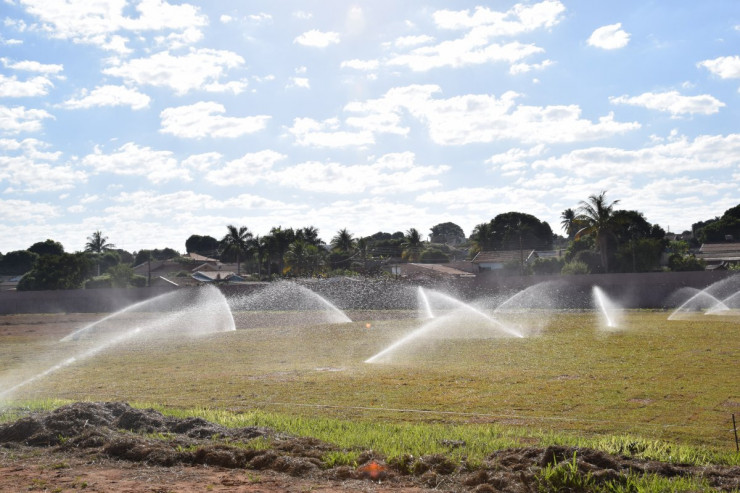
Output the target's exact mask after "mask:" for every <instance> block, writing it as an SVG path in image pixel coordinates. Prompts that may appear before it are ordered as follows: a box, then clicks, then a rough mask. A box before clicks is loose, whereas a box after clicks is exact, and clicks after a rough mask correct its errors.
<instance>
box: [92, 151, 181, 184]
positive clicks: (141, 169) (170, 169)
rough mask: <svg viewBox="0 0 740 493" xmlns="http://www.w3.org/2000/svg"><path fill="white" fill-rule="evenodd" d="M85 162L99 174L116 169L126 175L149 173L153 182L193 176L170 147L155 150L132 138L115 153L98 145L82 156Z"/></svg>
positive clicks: (114, 172) (115, 172) (117, 173)
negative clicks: (182, 167)
mask: <svg viewBox="0 0 740 493" xmlns="http://www.w3.org/2000/svg"><path fill="white" fill-rule="evenodd" d="M82 164H83V165H85V166H88V167H90V168H92V169H93V171H94V172H95V173H96V174H99V173H113V174H116V175H123V176H145V177H146V178H147V179H149V181H151V182H152V183H163V182H167V181H170V180H175V179H183V180H190V179H191V177H190V174H189V172H188V171H187V170H183V169H180V168H179V166H178V163H177V160H176V159H175V158H174V157H173V156H172V152H170V151H155V150H153V149H152V148H150V147H140V146H138V145H136V144H134V143H133V142H128V143H126V144H124V145H122V146H121V147H119V148H118V149H116V151H115V152H113V153H112V154H104V153H103V151H102V150H101V149H100V148H99V147H96V148H95V151H94V152H93V153H92V154H88V155H87V156H85V157H84V158H83V159H82Z"/></svg>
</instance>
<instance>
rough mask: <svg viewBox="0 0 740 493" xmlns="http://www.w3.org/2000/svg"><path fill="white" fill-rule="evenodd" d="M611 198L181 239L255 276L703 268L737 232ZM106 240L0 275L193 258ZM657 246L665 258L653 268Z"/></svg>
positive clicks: (116, 276)
mask: <svg viewBox="0 0 740 493" xmlns="http://www.w3.org/2000/svg"><path fill="white" fill-rule="evenodd" d="M618 204H619V201H618V200H614V201H609V200H608V199H607V197H606V192H601V193H599V194H596V195H592V196H590V197H589V198H588V199H587V200H585V201H581V202H580V203H579V204H578V206H577V207H575V208H569V209H566V210H565V211H563V212H562V214H561V223H560V228H561V231H562V232H564V233H565V235H564V236H561V235H559V234H557V233H554V232H553V230H552V227H551V226H550V225H549V224H548V223H547V222H546V221H540V220H539V219H538V218H536V217H535V216H533V215H531V214H527V213H524V212H516V211H511V212H505V213H502V214H499V215H497V216H495V217H494V218H492V219H491V220H489V221H487V222H483V223H480V224H478V225H477V226H475V227H474V228H473V231H472V232H471V233H470V236H467V237H466V236H465V233H464V231H463V230H462V228H461V227H460V226H458V225H457V224H455V223H452V222H445V223H440V224H437V225H435V226H433V227H432V228H431V230H430V232H429V234H424V233H422V232H421V231H419V230H417V229H416V228H410V229H408V230H407V231H405V232H404V231H396V232H394V233H388V232H382V231H380V232H377V233H375V234H373V235H370V236H366V237H356V236H355V235H354V234H353V233H352V232H351V231H350V230H349V229H348V228H342V229H340V230H339V231H337V232H336V233H335V234H334V236H332V237H331V239H330V241H329V242H328V243H326V242H324V240H322V239H321V238H320V237H319V231H318V229H316V228H315V227H313V226H307V227H303V228H299V229H293V228H283V227H281V226H277V227H273V228H272V229H271V230H270V232H269V233H268V234H266V235H262V236H260V235H255V234H253V233H252V232H251V231H250V230H249V228H248V227H247V226H243V225H242V226H236V225H228V226H227V228H226V232H225V234H224V236H223V237H222V238H221V239H217V238H214V237H212V236H209V235H201V234H191V235H190V236H189V237H188V238H187V240H186V241H185V253H187V254H198V255H202V256H205V257H208V258H213V259H216V260H218V261H220V262H224V263H233V264H236V269H235V270H237V271H238V272H239V273H240V274H241V275H242V276H247V277H249V278H251V279H255V280H258V279H259V280H272V279H275V278H282V277H305V276H309V277H314V276H332V275H368V276H376V275H384V272H383V269H382V267H383V266H384V265H386V264H388V263H389V262H420V263H447V262H454V261H463V260H472V259H473V258H474V257H475V255H476V254H477V253H478V252H480V251H490V250H521V251H531V250H535V251H540V252H542V251H553V250H556V251H557V255H550V256H542V258H538V259H537V260H535V261H533V262H529V263H527V264H526V265H525V266H522V265H521V264H520V263H517V264H516V265H510V266H506V268H505V269H504V270H503V272H504V273H516V274H519V273H522V272H523V273H524V274H561V273H562V274H586V273H605V272H650V271H656V270H661V269H663V270H673V271H685V270H702V269H704V264H703V263H702V262H701V261H700V260H698V259H696V258H695V257H694V256H693V255H692V253H691V250H692V249H694V248H697V247H698V246H699V245H700V244H702V243H713V242H723V241H727V239H728V238H740V204H738V205H737V206H735V207H732V208H731V209H728V210H727V211H725V212H724V214H723V215H722V216H721V217H715V218H714V219H708V220H705V221H699V222H697V223H695V224H694V225H693V226H692V231H684V232H683V233H681V234H679V235H667V234H666V232H665V230H664V229H663V228H661V227H660V226H659V225H657V224H651V223H650V222H649V221H648V220H647V219H646V218H645V217H644V215H643V214H642V213H641V212H639V211H634V210H621V209H617V205H618ZM108 240H109V239H108V237H107V236H105V235H104V234H103V233H102V232H101V231H95V232H93V233H92V234H91V235H90V236H89V237H88V238H87V242H86V244H85V250H84V251H83V252H77V253H67V252H65V251H64V247H63V246H62V245H61V243H59V242H56V241H54V240H51V239H47V240H46V241H43V242H38V243H34V244H33V245H31V246H30V247H29V248H28V249H26V250H17V251H11V252H7V253H6V254H5V255H2V253H0V275H4V276H19V275H23V274H25V276H24V278H23V279H22V281H21V282H20V283H19V285H18V289H19V290H33V289H73V288H80V287H83V286H88V287H110V286H143V285H146V282H147V280H146V278H144V277H142V276H136V275H134V270H133V268H134V267H135V266H137V265H141V264H144V263H146V262H151V261H159V260H169V259H176V260H178V261H179V262H181V263H183V264H184V265H192V264H194V263H195V262H194V261H192V260H189V259H188V258H185V257H182V256H181V253H180V251H178V250H176V249H174V248H170V247H166V248H162V249H153V250H139V251H135V252H127V251H125V250H122V249H119V248H116V246H115V245H114V244H113V243H111V242H109V241H108ZM664 254H665V255H667V257H668V260H667V266H662V267H661V265H660V259H661V256H663V255H664ZM664 263H665V262H664Z"/></svg>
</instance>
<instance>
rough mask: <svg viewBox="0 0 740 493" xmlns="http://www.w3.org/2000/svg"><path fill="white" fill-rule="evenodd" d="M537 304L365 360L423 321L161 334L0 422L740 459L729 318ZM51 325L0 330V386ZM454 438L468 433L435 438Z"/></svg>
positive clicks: (400, 445) (737, 371)
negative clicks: (180, 418)
mask: <svg viewBox="0 0 740 493" xmlns="http://www.w3.org/2000/svg"><path fill="white" fill-rule="evenodd" d="M383 315H384V316H387V313H384V314H383ZM545 315H548V316H549V319H548V320H546V323H543V325H542V327H541V330H539V331H538V332H537V333H536V334H535V335H531V336H530V337H527V338H524V339H519V338H504V337H493V338H484V339H480V338H456V339H450V338H447V339H445V338H444V337H439V336H437V337H432V338H425V339H424V340H422V341H420V342H419V343H418V344H414V345H412V346H411V347H409V348H407V350H406V351H404V352H403V353H399V354H396V355H394V358H393V360H392V361H391V362H389V363H385V364H365V363H363V361H364V360H365V359H367V358H368V357H370V356H372V355H373V354H375V353H376V352H378V351H379V350H381V349H382V348H384V347H386V346H387V345H388V344H390V343H391V342H393V341H394V340H397V339H398V338H399V337H401V336H403V335H405V334H408V333H409V332H411V331H413V330H415V329H416V328H418V327H419V325H420V322H418V321H415V320H408V319H398V320H392V319H390V320H375V319H373V318H368V320H366V321H358V322H356V323H352V324H347V325H336V326H332V325H316V326H310V327H282V326H279V324H278V325H277V326H276V325H273V326H268V324H264V325H260V326H258V327H251V328H243V330H237V331H236V332H230V333H220V334H215V335H212V336H208V337H205V338H201V339H189V338H184V337H178V338H167V337H165V336H164V335H162V336H161V337H158V338H155V339H153V340H149V341H146V342H142V343H138V344H122V345H119V346H116V347H114V348H111V349H109V350H107V351H104V352H101V353H98V354H96V355H94V356H93V357H90V358H88V359H85V360H81V361H77V362H75V363H74V364H72V365H70V366H68V367H66V368H63V369H61V370H59V371H57V372H54V373H52V374H50V375H48V376H46V377H44V378H42V379H39V380H37V381H34V382H33V383H31V384H29V385H28V386H25V387H22V388H21V389H19V391H18V392H17V394H16V395H14V400H13V401H11V402H9V403H8V404H9V405H10V406H11V409H10V410H9V411H7V413H6V415H5V416H3V417H0V419H5V420H7V419H12V416H13V415H18V414H19V413H22V412H24V410H23V409H19V410H17V411H14V410H13V408H18V407H22V406H25V405H27V404H23V403H24V402H31V403H32V404H33V405H34V406H40V407H43V406H48V407H54V406H56V405H58V403H59V402H62V401H64V400H69V401H75V400H123V401H127V402H132V403H135V402H138V403H147V405H151V404H156V406H157V407H158V408H160V409H162V410H164V411H165V412H181V411H180V410H188V411H186V412H187V413H190V414H197V415H202V416H203V417H204V418H206V419H209V420H214V421H217V422H223V423H224V424H230V423H232V424H230V425H232V426H246V425H260V426H271V427H273V428H276V429H280V430H283V431H287V432H290V433H295V434H299V435H305V436H314V437H316V438H320V439H322V440H326V441H328V442H331V443H336V444H337V445H339V446H340V447H341V448H343V449H346V450H348V451H352V450H356V449H358V448H362V449H368V448H369V449H373V450H378V451H381V450H382V452H383V453H384V454H386V455H388V456H391V457H393V456H401V455H403V454H413V455H422V454H427V453H438V452H440V453H446V454H448V455H451V456H453V457H462V456H467V457H469V458H471V460H479V459H480V458H482V457H485V455H486V454H487V453H490V451H491V450H493V449H497V448H503V447H509V446H526V445H547V444H551V443H561V444H567V445H580V446H593V447H596V448H599V449H603V450H606V451H609V452H614V453H633V452H634V453H635V454H636V455H639V456H643V457H650V458H656V459H660V460H670V461H676V462H690V463H696V464H702V463H724V464H735V465H737V464H738V459H737V456H736V455H735V453H734V450H735V449H734V447H735V444H734V437H733V434H732V431H731V427H732V425H731V414H732V413H733V412H735V413H736V414H737V413H740V389H739V388H738V386H737V382H738V381H740V365H739V364H738V362H739V361H740V344H737V341H738V340H740V323H738V319H737V318H733V317H709V316H696V317H695V318H693V319H689V320H683V321H670V322H669V321H667V320H666V318H667V315H668V314H667V313H665V312H653V311H629V312H626V313H625V316H624V319H623V322H622V326H621V327H622V328H623V330H622V331H621V332H615V333H606V332H602V331H600V330H599V329H598V325H599V322H598V319H597V317H596V314H594V313H591V312H571V313H567V312H561V313H554V314H542V313H535V314H534V315H531V316H535V317H540V318H544V317H545ZM78 317H79V316H78ZM0 318H2V317H0ZM377 318H378V319H380V318H384V317H380V316H379V317H377ZM263 319H265V316H264V314H263V315H261V320H263ZM14 323H15V321H14ZM55 323H66V324H67V326H69V329H68V330H67V329H66V327H67V326H65V330H67V332H71V330H72V329H73V325H74V324H72V323H69V322H68V321H67V322H65V321H63V320H62V321H59V322H55V321H54V320H53V319H50V320H49V319H44V320H43V323H41V324H38V325H37V330H36V332H34V333H29V334H27V335H15V336H13V337H10V336H7V337H6V338H3V335H2V332H1V331H0V386H2V384H5V385H7V383H5V382H8V381H10V382H17V381H19V379H20V378H22V377H23V376H31V375H33V374H34V372H39V371H43V370H45V369H47V368H49V367H50V366H51V365H53V364H56V363H58V362H59V361H62V360H63V358H65V357H66V356H67V353H65V351H67V352H68V351H70V347H69V346H65V345H64V344H60V343H58V342H57V340H58V338H57V337H56V334H57V333H58V332H59V330H56V332H55V337H53V338H52V337H46V336H44V334H45V332H44V331H43V328H44V327H46V326H49V327H52V328H53V327H54V324H55ZM367 323H370V324H371V327H370V328H368V327H367V325H366V324H367ZM78 325H79V324H78ZM454 330H457V331H459V332H460V331H461V332H462V333H463V335H464V328H463V329H460V328H454ZM29 363H34V364H32V365H29ZM24 372H25V373H24ZM13 413H15V414H13ZM451 440H452V441H464V442H465V444H466V445H465V446H464V447H458V448H455V449H450V447H446V446H444V445H442V443H445V441H447V442H446V443H449V441H451ZM337 460H344V459H341V458H337ZM346 460H351V459H346Z"/></svg>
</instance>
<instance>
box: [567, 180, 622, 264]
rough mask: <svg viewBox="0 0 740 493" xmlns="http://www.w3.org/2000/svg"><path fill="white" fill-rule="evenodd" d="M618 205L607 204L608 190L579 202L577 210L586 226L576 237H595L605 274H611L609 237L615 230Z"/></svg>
mask: <svg viewBox="0 0 740 493" xmlns="http://www.w3.org/2000/svg"><path fill="white" fill-rule="evenodd" d="M618 203H619V200H615V201H613V202H607V200H606V190H604V191H602V192H601V193H600V194H598V195H591V196H589V197H588V200H587V201H584V200H582V201H581V202H579V205H578V210H577V214H578V216H577V219H578V220H579V221H582V222H583V223H584V225H585V226H584V227H583V228H582V229H581V230H580V231H578V232H577V233H576V235H575V237H576V238H578V237H580V236H582V235H593V236H594V238H595V239H596V246H597V248H598V249H599V254H600V255H601V265H602V266H603V267H604V271H605V272H609V235H610V234H611V231H612V229H613V228H614V223H613V222H612V214H613V212H614V206H615V205H617V204H618Z"/></svg>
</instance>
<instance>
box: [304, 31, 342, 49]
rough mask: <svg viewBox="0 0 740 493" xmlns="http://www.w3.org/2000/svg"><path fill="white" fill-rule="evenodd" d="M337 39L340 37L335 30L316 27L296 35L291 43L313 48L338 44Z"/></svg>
mask: <svg viewBox="0 0 740 493" xmlns="http://www.w3.org/2000/svg"><path fill="white" fill-rule="evenodd" d="M339 41H340V37H339V33H337V32H333V31H329V32H322V31H319V30H318V29H312V30H310V31H306V32H305V33H303V34H301V35H300V36H298V37H296V38H295V39H294V40H293V43H297V44H299V45H303V46H310V47H313V48H326V47H327V46H329V45H331V44H338V43H339Z"/></svg>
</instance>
